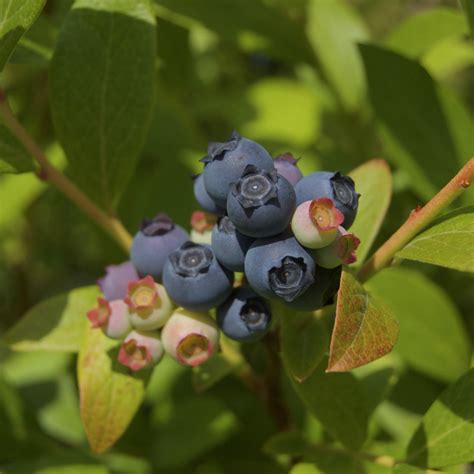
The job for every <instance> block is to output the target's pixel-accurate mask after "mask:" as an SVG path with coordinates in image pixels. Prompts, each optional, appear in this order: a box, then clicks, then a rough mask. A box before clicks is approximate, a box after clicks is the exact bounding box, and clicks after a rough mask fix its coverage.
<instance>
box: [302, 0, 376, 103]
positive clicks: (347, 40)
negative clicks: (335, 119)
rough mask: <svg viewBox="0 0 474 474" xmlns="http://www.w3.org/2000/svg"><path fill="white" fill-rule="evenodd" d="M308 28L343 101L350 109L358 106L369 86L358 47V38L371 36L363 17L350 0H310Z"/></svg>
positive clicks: (315, 48)
mask: <svg viewBox="0 0 474 474" xmlns="http://www.w3.org/2000/svg"><path fill="white" fill-rule="evenodd" d="M306 32H307V35H308V37H309V40H310V42H311V44H312V46H313V49H314V51H315V52H316V53H317V55H318V59H319V61H320V62H321V66H322V68H323V71H324V73H325V75H326V77H327V79H328V80H329V82H330V83H331V84H332V86H333V88H334V89H335V90H336V92H337V94H338V95H339V98H340V100H341V102H342V104H343V105H344V106H345V107H346V108H348V109H354V108H356V107H357V106H358V105H359V103H360V102H361V99H362V98H363V97H364V95H365V88H366V86H365V78H364V70H363V67H362V61H361V59H360V56H359V52H358V50H357V42H359V41H363V40H367V39H368V37H369V34H368V30H367V28H366V26H365V25H364V23H363V22H362V19H361V18H359V16H358V15H357V12H356V11H355V10H354V9H352V8H351V7H350V6H349V4H348V3H347V2H343V1H341V0H311V1H310V2H309V4H308V21H307V28H306ZM348 78H350V80H348Z"/></svg>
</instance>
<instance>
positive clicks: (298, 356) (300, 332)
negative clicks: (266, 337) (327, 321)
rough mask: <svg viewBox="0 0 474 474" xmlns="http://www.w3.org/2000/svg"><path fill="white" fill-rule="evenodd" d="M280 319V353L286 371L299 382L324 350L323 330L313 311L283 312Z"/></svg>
mask: <svg viewBox="0 0 474 474" xmlns="http://www.w3.org/2000/svg"><path fill="white" fill-rule="evenodd" d="M280 321H281V330H280V337H281V355H282V357H283V360H284V362H285V365H286V368H287V371H288V372H289V374H290V375H291V376H292V377H293V378H294V379H295V380H296V381H298V382H300V383H301V382H303V381H304V380H306V379H307V378H308V377H309V376H310V375H311V374H312V372H313V371H314V370H315V369H316V367H317V366H318V365H319V364H320V362H321V360H322V359H323V357H324V355H325V354H326V353H327V350H328V345H329V336H328V333H327V330H326V328H325V326H324V324H323V323H322V322H321V321H320V320H319V319H318V318H317V317H316V316H315V315H314V313H303V312H296V311H285V314H282V317H281V318H280Z"/></svg>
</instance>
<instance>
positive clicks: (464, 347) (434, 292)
mask: <svg viewBox="0 0 474 474" xmlns="http://www.w3.org/2000/svg"><path fill="white" fill-rule="evenodd" d="M367 286H368V288H370V290H371V292H373V293H374V294H375V295H377V296H378V297H379V298H380V299H381V300H382V301H383V302H384V303H385V304H387V306H389V307H390V309H391V310H392V311H393V313H394V314H395V316H396V317H397V319H398V321H399V323H400V336H399V338H398V342H397V345H396V346H395V350H396V351H397V352H398V353H399V354H401V355H402V357H403V358H404V359H405V360H406V361H407V362H408V364H410V365H411V366H412V367H413V368H415V369H417V370H419V371H421V372H423V373H426V374H428V375H430V376H432V377H434V378H436V379H439V380H442V381H445V382H446V381H447V382H451V381H453V380H455V379H457V378H458V377H459V376H460V375H461V374H462V373H463V372H464V371H465V370H467V368H468V367H469V361H470V357H471V347H470V344H469V340H468V337H467V334H466V330H465V329H464V325H463V322H462V319H461V316H460V315H459V313H458V311H457V309H456V307H455V306H454V304H453V303H452V302H451V300H450V299H449V297H448V295H447V294H446V293H445V292H444V291H443V290H442V289H441V288H440V287H439V286H438V285H436V284H435V283H433V282H431V281H430V280H429V279H428V278H426V277H425V276H424V275H422V274H421V273H419V272H416V271H413V270H407V269H404V268H388V269H385V270H383V271H382V272H380V273H378V274H377V275H375V276H374V277H373V278H372V279H371V280H370V282H369V283H368V284H367Z"/></svg>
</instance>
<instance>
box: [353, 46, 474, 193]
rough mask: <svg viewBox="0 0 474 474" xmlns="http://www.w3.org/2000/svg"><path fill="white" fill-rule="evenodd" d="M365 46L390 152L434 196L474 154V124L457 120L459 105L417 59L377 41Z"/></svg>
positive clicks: (421, 190)
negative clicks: (379, 45) (378, 45)
mask: <svg viewBox="0 0 474 474" xmlns="http://www.w3.org/2000/svg"><path fill="white" fill-rule="evenodd" d="M360 50H361V53H362V58H363V60H364V65H365V70H366V74H367V81H368V85H369V96H370V100H371V103H372V106H373V108H374V110H375V113H376V115H377V119H378V121H379V122H380V124H381V128H382V141H383V143H384V146H385V148H386V150H385V152H386V154H387V156H388V157H389V158H390V159H391V160H392V161H393V162H394V163H396V164H397V165H398V166H399V167H400V168H401V169H402V170H403V171H404V172H406V173H407V174H408V177H409V179H410V184H411V186H412V187H413V189H414V190H415V191H416V192H417V193H418V194H419V195H420V196H421V197H423V198H424V199H430V198H431V197H432V195H433V194H434V193H435V192H436V189H438V188H440V187H441V186H444V185H445V184H446V181H447V177H450V176H454V175H455V174H456V172H457V171H458V165H459V164H463V163H464V162H465V161H467V160H468V159H469V158H470V157H471V156H472V154H473V153H474V142H473V140H472V139H471V140H469V141H467V140H468V139H467V137H468V136H471V135H472V123H471V122H470V121H469V120H467V121H466V120H462V122H458V121H455V119H456V118H459V117H460V114H459V113H458V112H459V107H457V104H454V105H453V99H452V97H449V98H446V94H445V93H444V91H443V90H442V89H440V88H438V87H437V86H436V84H435V83H434V81H433V79H432V78H431V77H430V75H429V74H428V73H427V72H426V70H425V69H424V68H423V67H422V66H421V65H420V64H418V63H417V62H416V61H413V60H411V59H409V58H406V57H403V56H400V55H398V54H396V53H394V52H392V51H389V50H386V49H383V48H380V47H377V46H373V45H361V46H360ZM394 77H397V80H396V81H394V80H393V78H394ZM420 90H422V91H423V94H420ZM461 118H462V117H461ZM426 163H429V166H426Z"/></svg>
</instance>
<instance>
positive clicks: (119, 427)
mask: <svg viewBox="0 0 474 474" xmlns="http://www.w3.org/2000/svg"><path fill="white" fill-rule="evenodd" d="M84 324H85V326H87V329H86V332H85V335H84V339H83V343H82V346H81V350H80V351H79V358H78V361H77V375H78V382H79V395H80V407H81V419H82V423H83V425H84V429H85V431H86V435H87V439H88V441H89V444H90V447H91V449H92V451H94V452H95V453H103V452H105V451H107V450H108V449H109V448H111V447H112V446H113V445H114V443H115V442H116V441H117V440H118V439H119V438H120V436H122V434H123V432H124V431H125V430H126V429H127V427H128V425H129V424H130V422H131V421H132V418H133V416H134V415H135V413H136V411H137V410H138V408H139V407H140V405H141V403H142V400H143V398H144V396H145V386H146V383H147V381H148V379H149V377H150V370H142V371H140V372H138V373H137V375H133V376H132V375H130V374H129V371H128V368H127V367H125V366H123V365H121V364H120V363H119V362H118V361H117V355H118V350H119V346H120V342H119V341H116V340H113V339H110V338H108V337H107V336H105V335H104V334H103V333H102V331H99V330H97V329H95V330H94V329H91V328H90V327H89V324H87V323H85V322H84Z"/></svg>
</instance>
